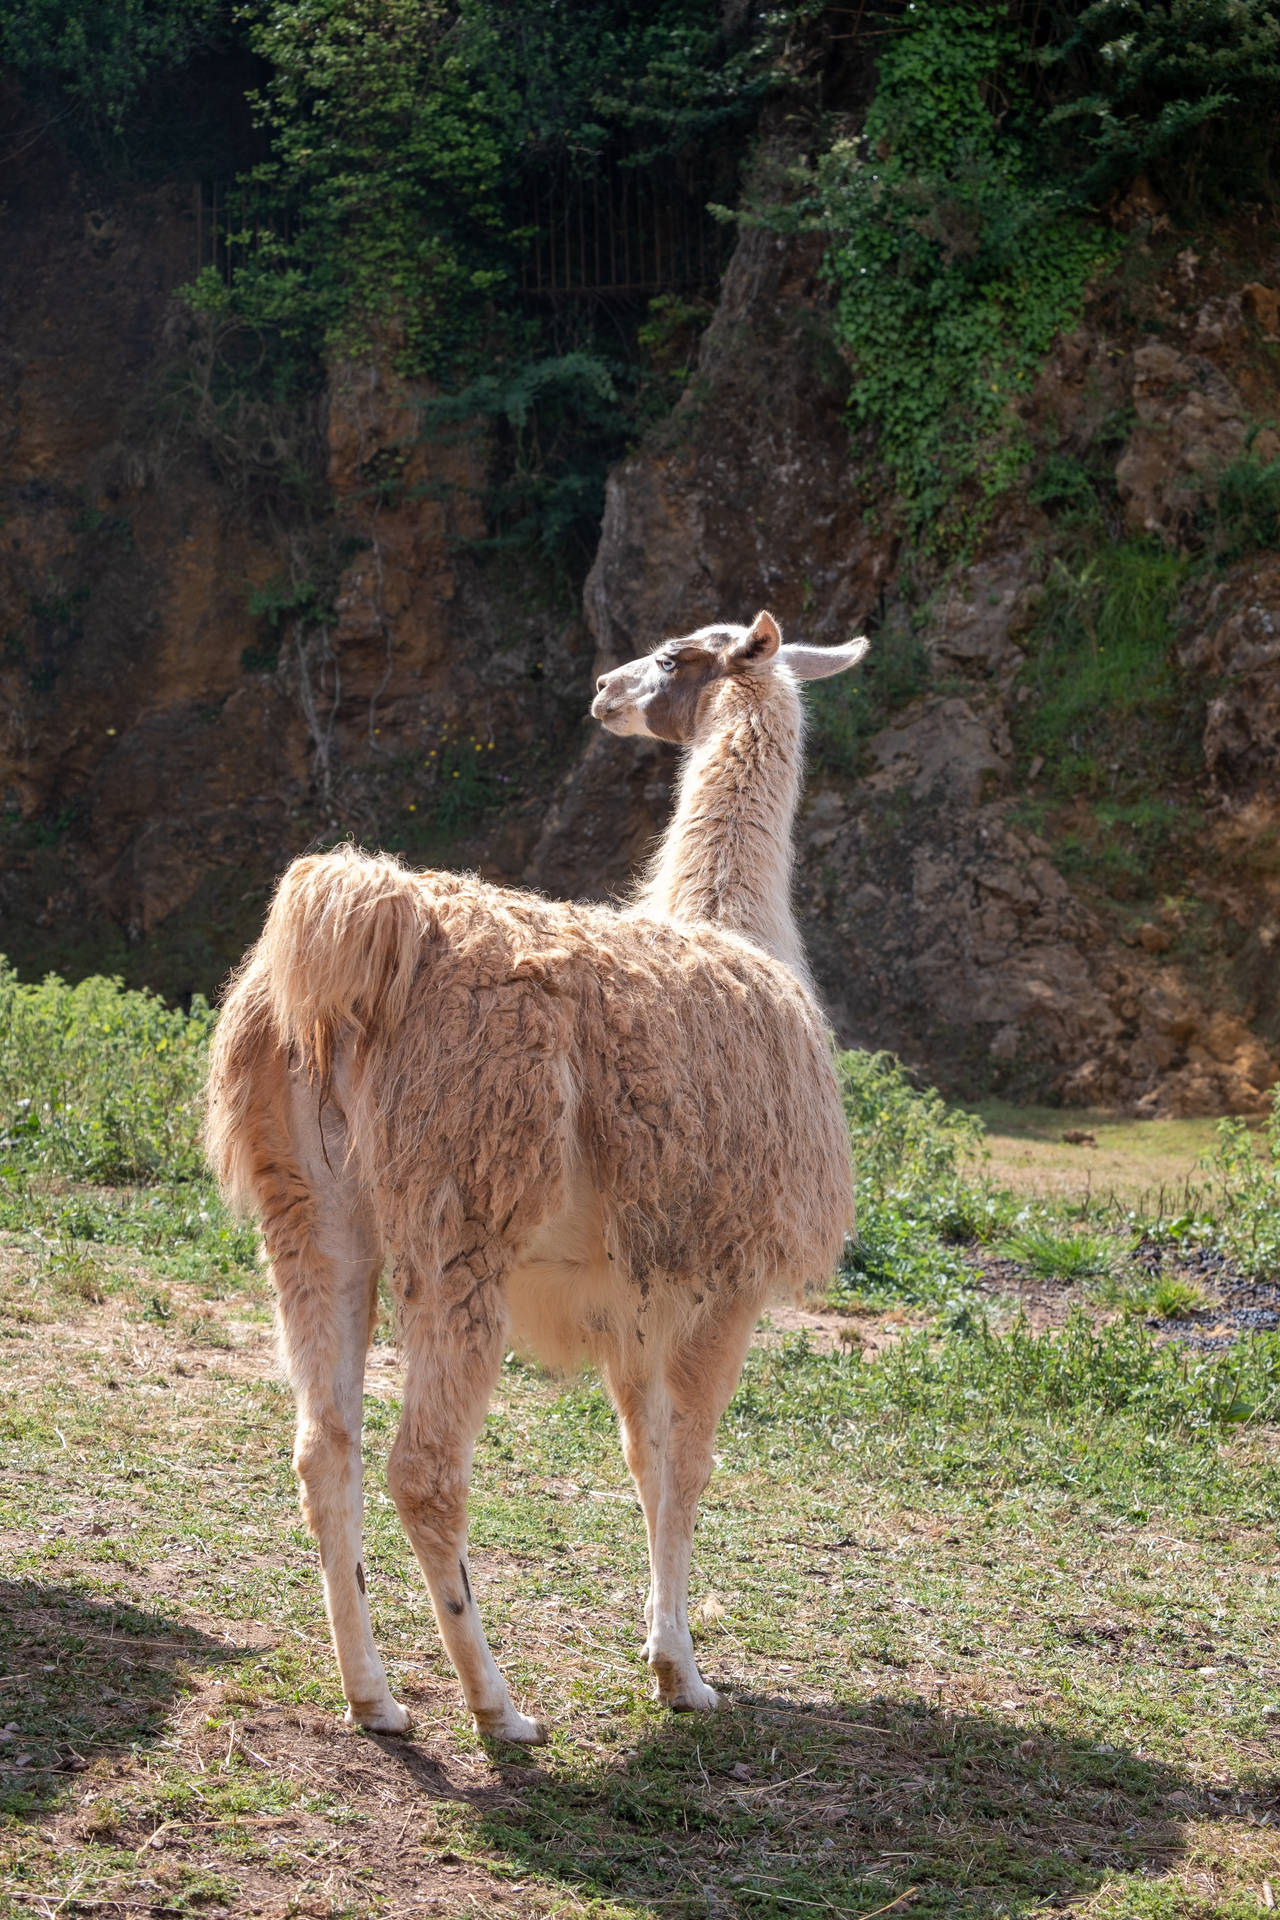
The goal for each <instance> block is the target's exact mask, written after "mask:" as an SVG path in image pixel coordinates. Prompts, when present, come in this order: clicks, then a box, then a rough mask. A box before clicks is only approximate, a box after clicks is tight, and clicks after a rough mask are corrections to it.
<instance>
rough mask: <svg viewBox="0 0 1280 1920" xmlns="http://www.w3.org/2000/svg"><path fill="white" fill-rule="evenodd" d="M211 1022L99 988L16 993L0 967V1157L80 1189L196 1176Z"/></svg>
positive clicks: (144, 997) (195, 1010)
mask: <svg viewBox="0 0 1280 1920" xmlns="http://www.w3.org/2000/svg"><path fill="white" fill-rule="evenodd" d="M213 1017H214V1016H213V1014H212V1012H211V1011H210V1009H209V1007H208V1006H207V1005H206V1003H205V1002H204V1001H203V1000H202V999H200V998H198V997H197V999H196V1000H195V1002H194V1003H193V1005H192V1009H191V1012H190V1013H181V1012H178V1011H176V1010H174V1009H172V1008H170V1007H166V1006H165V1004H164V1002H163V1001H162V1000H159V999H157V997H156V996H155V995H154V994H151V993H145V992H144V993H133V992H128V991H126V990H125V988H124V987H123V986H122V985H121V983H120V982H119V981H118V980H107V979H103V978H101V977H94V978H92V979H88V980H82V981H81V982H80V983H79V985H78V986H74V987H71V986H68V985H67V984H66V982H65V981H63V980H60V979H58V977H57V975H56V974H51V975H50V976H49V977H48V979H46V980H44V981H43V982H42V983H41V984H40V985H39V986H23V985H21V984H20V983H19V981H18V979H17V977H16V975H15V974H14V973H13V971H12V969H11V968H10V967H9V966H8V965H7V963H6V962H5V961H4V960H3V958H0V1155H3V1158H4V1159H5V1160H6V1161H7V1162H8V1163H9V1164H10V1165H11V1166H12V1167H14V1168H15V1169H17V1170H18V1171H19V1172H21V1171H22V1170H39V1171H41V1172H45V1173H58V1174H68V1175H71V1176H72V1177H74V1178H77V1179H80V1180H89V1181H103V1182H110V1181H124V1180H154V1179H157V1178H161V1177H163V1178H166V1179H169V1180H184V1179H192V1178H195V1177H197V1176H199V1175H201V1174H202V1173H203V1165H204V1163H203V1158H202V1155H201V1151H200V1142H199V1128H200V1094H201V1087H202V1084H203V1078H204V1067H205V1056H206V1051H207V1047H208V1041H209V1035H210V1032H211V1031H212V1027H213Z"/></svg>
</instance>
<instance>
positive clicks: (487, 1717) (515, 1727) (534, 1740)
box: [473, 1707, 547, 1747]
mask: <svg viewBox="0 0 1280 1920" xmlns="http://www.w3.org/2000/svg"><path fill="white" fill-rule="evenodd" d="M473 1718H474V1720H475V1723H476V1732H477V1733H482V1734H483V1735H484V1737H485V1739H486V1740H510V1741H512V1742H513V1743H515V1744H517V1745H519V1746H522V1747H545V1746H546V1744H547V1730H546V1728H545V1726H544V1725H543V1724H542V1722H541V1720H534V1719H532V1718H531V1717H530V1716H529V1715H528V1714H527V1713H517V1712H516V1710H515V1708H514V1707H507V1708H506V1709H505V1710H504V1711H503V1712H501V1713H477V1714H475V1715H473Z"/></svg>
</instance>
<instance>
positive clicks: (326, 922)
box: [205, 847, 434, 1207]
mask: <svg viewBox="0 0 1280 1920" xmlns="http://www.w3.org/2000/svg"><path fill="white" fill-rule="evenodd" d="M433 927H434V915H433V913H432V909H431V904H430V901H429V900H428V898H427V897H426V895H425V893H424V892H423V890H422V889H421V887H420V886H419V885H418V884H417V883H416V882H415V880H414V877H413V875H412V874H410V873H408V872H406V870H405V869H404V868H403V867H401V866H400V865H399V864H398V863H397V862H396V861H394V860H391V859H388V858H387V857H386V856H385V855H372V854H366V853H361V852H360V851H359V850H358V849H357V848H355V847H338V848H335V849H334V851H333V852H332V853H322V854H310V855H307V856H306V857H305V858H303V859H301V860H295V861H294V863H293V865H292V866H291V867H290V868H289V870H288V872H287V873H286V874H285V876H284V878H283V880H281V882H280V885H279V887H278V888H277V890H276V896H275V899H274V900H273V901H272V903H271V910H270V912H269V913H268V915H267V923H266V926H265V927H264V928H263V930H262V938H261V939H260V940H259V942H258V944H257V946H256V947H255V948H254V949H253V951H252V953H250V954H249V956H248V958H247V959H246V961H245V963H244V965H243V967H242V968H241V969H240V971H239V973H238V974H237V975H236V977H235V979H234V980H233V982H232V984H231V988H230V991H229V992H228V994H227V997H226V999H225V1001H224V1003H223V1008H222V1012H221V1014H220V1016H219V1019H218V1025H217V1029H216V1031H215V1033H214V1041H213V1049H212V1053H211V1056H210V1064H209V1094H208V1103H207V1108H206V1119H205V1145H206V1149H207V1151H208V1154H209V1159H210V1162H211V1164H212V1166H213V1170H214V1172H215V1174H216V1175H217V1177H218V1181H219V1184H220V1185H221V1187H222V1189H223V1192H224V1193H225V1194H226V1195H227V1197H228V1199H229V1200H230V1201H232V1202H233V1203H236V1204H241V1205H244V1206H247V1207H253V1205H254V1203H255V1197H256V1195H257V1192H258V1186H259V1180H258V1178H257V1177H256V1175H255V1166H256V1163H257V1161H258V1159H259V1158H261V1157H262V1155H264V1154H265V1155H269V1154H270V1152H271V1151H272V1148H271V1145H270V1139H269V1136H270V1138H274V1137H275V1136H276V1135H277V1133H278V1132H279V1131H280V1129H281V1127H283V1128H284V1134H285V1137H287V1123H286V1122H285V1121H284V1118H283V1110H282V1111H281V1113H280V1114H279V1115H277V1116H274V1117H273V1109H274V1108H275V1106H277V1105H279V1104H281V1103H282V1102H283V1099H284V1084H285V1070H286V1068H287V1065H288V1063H289V1062H290V1061H291V1060H292V1061H297V1062H300V1063H301V1064H303V1065H304V1066H305V1068H306V1070H307V1072H308V1074H310V1075H311V1076H312V1077H313V1078H315V1079H318V1080H319V1081H320V1082H321V1083H322V1084H323V1083H324V1082H326V1081H327V1080H328V1078H329V1074H330V1071H331V1068H332V1065H333V1056H334V1050H335V1047H336V1045H337V1043H338V1041H339V1038H340V1037H341V1036H343V1035H351V1036H352V1037H354V1038H355V1039H356V1040H357V1042H358V1041H359V1040H360V1038H362V1037H363V1036H364V1035H366V1034H367V1033H368V1032H369V1031H370V1029H371V1028H373V1027H374V1026H377V1027H379V1028H382V1029H386V1028H388V1027H392V1028H394V1027H396V1026H398V1025H399V1023H400V1021H401V1020H402V1019H403V1017H404V1015H405V1012H406V1010H407V1008H408V1004H409V997H410V993H411V990H412V986H413V980H414V975H415V973H416V971H417V967H418V964H419V962H420V960H421V958H422V954H423V950H424V945H425V943H426V941H427V940H428V938H429V936H430V933H431V931H432V929H433ZM277 1090H278V1091H277ZM260 1136H261V1137H260Z"/></svg>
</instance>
